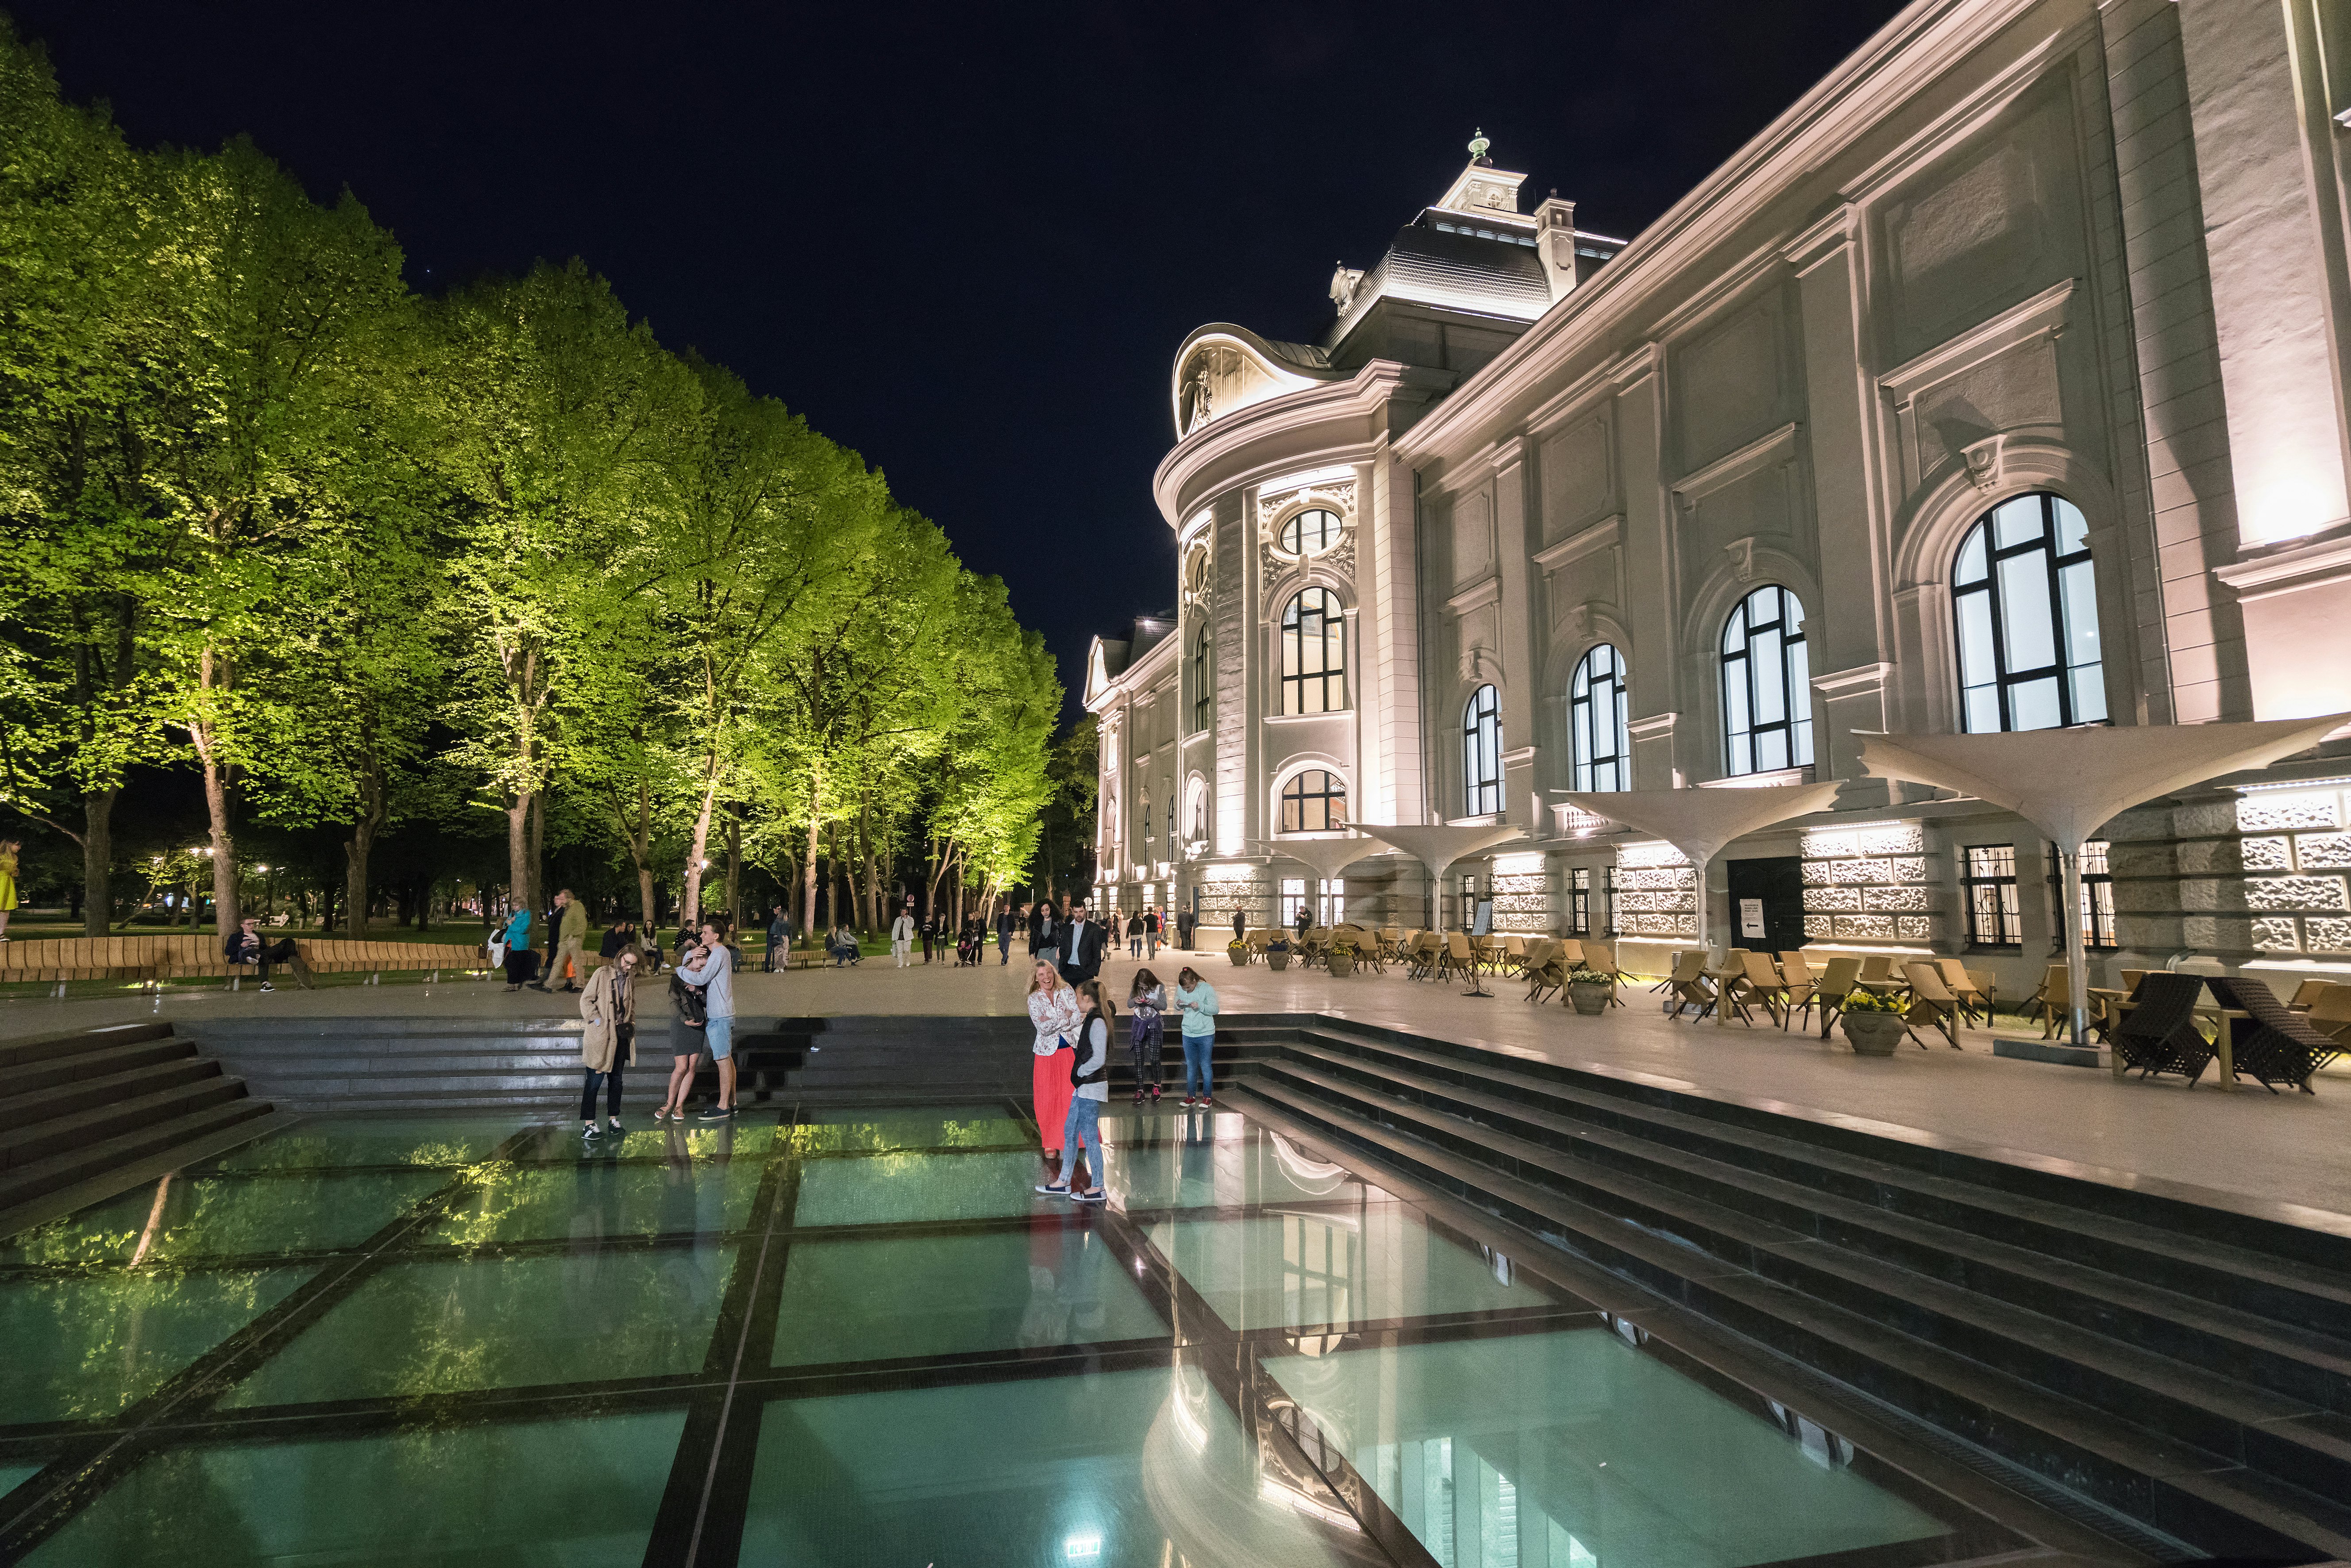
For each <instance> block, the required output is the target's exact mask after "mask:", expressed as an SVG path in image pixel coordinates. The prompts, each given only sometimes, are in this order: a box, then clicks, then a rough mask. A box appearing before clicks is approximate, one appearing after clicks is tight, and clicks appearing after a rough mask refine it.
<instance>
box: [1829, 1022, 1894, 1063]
mask: <svg viewBox="0 0 2351 1568" xmlns="http://www.w3.org/2000/svg"><path fill="white" fill-rule="evenodd" d="M1840 1027H1841V1028H1843V1029H1844V1038H1845V1040H1846V1042H1847V1043H1848V1044H1850V1045H1851V1046H1852V1047H1853V1053H1854V1054H1855V1056H1891V1055H1893V1054H1894V1048H1895V1047H1896V1045H1899V1044H1900V1043H1901V1042H1902V1032H1903V1025H1902V1015H1901V1014H1900V1013H1847V1014H1845V1015H1844V1020H1843V1022H1842V1024H1841V1025H1840Z"/></svg>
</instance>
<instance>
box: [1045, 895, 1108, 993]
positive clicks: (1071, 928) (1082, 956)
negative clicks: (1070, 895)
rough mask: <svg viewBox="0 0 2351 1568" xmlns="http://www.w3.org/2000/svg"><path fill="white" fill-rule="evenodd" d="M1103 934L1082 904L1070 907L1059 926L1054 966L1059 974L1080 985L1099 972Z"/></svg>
mask: <svg viewBox="0 0 2351 1568" xmlns="http://www.w3.org/2000/svg"><path fill="white" fill-rule="evenodd" d="M1104 936H1105V934H1104V932H1103V930H1102V925H1100V924H1099V923H1098V922H1096V921H1094V920H1093V919H1092V918H1090V917H1089V915H1088V914H1087V912H1086V907H1085V905H1083V904H1080V905H1079V906H1078V907H1077V908H1076V909H1075V910H1073V911H1071V915H1070V918H1069V919H1068V920H1067V921H1066V922H1064V923H1063V924H1062V926H1061V952H1060V954H1059V955H1058V957H1057V961H1056V967H1058V968H1060V970H1061V978H1063V979H1065V980H1067V981H1069V982H1070V984H1071V985H1073V986H1081V985H1083V984H1085V983H1086V982H1087V981H1088V980H1091V979H1092V978H1093V977H1095V976H1096V975H1098V974H1100V973H1101V972H1102V943H1103V940H1104Z"/></svg>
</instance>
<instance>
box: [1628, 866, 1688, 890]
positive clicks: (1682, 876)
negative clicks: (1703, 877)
mask: <svg viewBox="0 0 2351 1568" xmlns="http://www.w3.org/2000/svg"><path fill="white" fill-rule="evenodd" d="M1697 874H1698V873H1697V871H1696V870H1695V869H1694V868H1692V867H1689V866H1638V867H1626V868H1625V869H1623V870H1621V871H1619V872H1618V873H1616V885H1617V886H1618V887H1621V888H1655V887H1688V886H1690V885H1691V884H1692V883H1691V879H1692V878H1694V877H1696V876H1697Z"/></svg>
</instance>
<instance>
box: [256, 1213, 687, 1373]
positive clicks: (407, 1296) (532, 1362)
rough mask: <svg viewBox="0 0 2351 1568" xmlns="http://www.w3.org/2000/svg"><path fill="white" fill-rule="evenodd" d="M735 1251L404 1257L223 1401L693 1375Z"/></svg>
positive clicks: (666, 1249) (676, 1249)
mask: <svg viewBox="0 0 2351 1568" xmlns="http://www.w3.org/2000/svg"><path fill="white" fill-rule="evenodd" d="M733 1260H734V1249H732V1248H731V1247H720V1246H716V1245H702V1246H684V1247H663V1248H650V1249H630V1250H627V1251H589V1252H583V1253H580V1254H577V1255H573V1256H559V1257H531V1258H496V1259H465V1260H453V1261H448V1262H431V1263H400V1264H394V1265H392V1266H391V1267H389V1268H387V1269H385V1270H382V1271H381V1272H380V1273H377V1274H375V1275H373V1276H371V1277H370V1278H369V1280H368V1281H367V1282H366V1283H364V1284H362V1285H361V1286H360V1288H359V1289H358V1290H357V1291H353V1292H352V1293H351V1295H350V1296H349V1297H348V1298H346V1299H345V1300H343V1301H340V1302H338V1303H336V1305H335V1306H334V1307H333V1308H332V1309H330V1310H329V1312H328V1313H327V1315H326V1316H325V1317H323V1318H321V1319H320V1320H319V1322H316V1323H314V1324H312V1325H311V1326H310V1327H309V1328H308V1329H307V1330H305V1331H304V1332H303V1333H301V1335H300V1336H299V1337H298V1338H297V1339H296V1340H295V1341H294V1343H292V1344H291V1345H290V1346H288V1347H287V1348H286V1349H285V1350H282V1351H280V1352H278V1353H277V1354H276V1355H274V1356H272V1357H271V1358H270V1359H269V1360H268V1361H266V1362H265V1363H264V1364H262V1366H261V1367H260V1369H259V1370H257V1371H256V1372H255V1373H254V1374H253V1375H251V1376H250V1377H248V1378H246V1380H245V1381H244V1382H243V1383H242V1384H240V1385H237V1386H236V1387H235V1388H234V1389H232V1390H231V1391H230V1392H229V1394H228V1396H226V1397H225V1398H224V1399H223V1400H222V1401H221V1403H222V1405H223V1406H225V1407H232V1408H233V1407H237V1406H254V1405H286V1404H296V1403H310V1402H314V1401H319V1400H328V1399H359V1398H379V1397H393V1396H410V1395H420V1394H455V1393H460V1392H463V1391H465V1390H468V1389H487V1388H526V1387H535V1386H538V1385H545V1384H574V1385H576V1384H582V1383H595V1382H600V1381H601V1380H603V1379H606V1378H614V1377H652V1376H658V1375H664V1374H668V1373H688V1372H698V1371H700V1370H701V1368H702V1364H703V1358H704V1356H705V1354H707V1353H708V1350H709V1346H710V1332H711V1329H712V1327H713V1325H714V1324H715V1323H716V1322H717V1317H718V1306H719V1301H720V1298H721V1297H722V1296H723V1295H724V1294H725V1293H726V1275H727V1270H728V1269H729V1267H730V1265H731V1264H732V1262H733Z"/></svg>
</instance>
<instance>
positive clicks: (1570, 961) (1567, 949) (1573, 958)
mask: <svg viewBox="0 0 2351 1568" xmlns="http://www.w3.org/2000/svg"><path fill="white" fill-rule="evenodd" d="M1552 957H1554V958H1557V959H1558V960H1559V961H1560V962H1561V963H1562V964H1564V965H1566V966H1567V967H1569V968H1571V969H1573V968H1574V967H1576V966H1577V965H1578V964H1581V963H1583V943H1581V942H1579V941H1577V940H1576V939H1575V938H1574V937H1573V936H1563V937H1562V938H1561V939H1560V944H1559V951H1558V952H1556V953H1554V954H1552Z"/></svg>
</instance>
